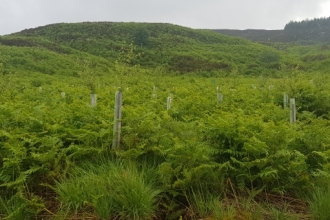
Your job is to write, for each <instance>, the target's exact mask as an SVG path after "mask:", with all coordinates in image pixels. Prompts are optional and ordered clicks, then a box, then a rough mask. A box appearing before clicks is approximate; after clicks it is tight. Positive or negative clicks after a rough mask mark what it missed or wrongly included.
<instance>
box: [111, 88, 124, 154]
mask: <svg viewBox="0 0 330 220" xmlns="http://www.w3.org/2000/svg"><path fill="white" fill-rule="evenodd" d="M122 103H123V93H122V91H121V90H118V91H117V92H116V94H115V108H114V123H113V140H112V148H113V149H118V148H119V147H120V146H119V145H120V133H121V112H122Z"/></svg>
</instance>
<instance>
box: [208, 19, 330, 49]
mask: <svg viewBox="0 0 330 220" xmlns="http://www.w3.org/2000/svg"><path fill="white" fill-rule="evenodd" d="M213 31H215V32H218V33H221V34H226V35H229V36H235V37H242V38H245V39H248V40H251V41H257V42H260V43H271V42H273V43H274V42H277V43H278V42H285V43H296V44H302V45H315V44H320V43H326V44H329V43H330V17H329V18H314V19H312V20H308V19H306V20H303V21H290V22H289V23H287V24H286V25H285V27H284V29H283V30H261V29H260V30H259V29H248V30H235V29H217V30H213Z"/></svg>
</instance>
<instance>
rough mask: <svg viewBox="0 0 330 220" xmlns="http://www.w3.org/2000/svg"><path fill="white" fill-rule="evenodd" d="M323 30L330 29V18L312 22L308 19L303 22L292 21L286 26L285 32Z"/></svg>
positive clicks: (316, 19)
mask: <svg viewBox="0 0 330 220" xmlns="http://www.w3.org/2000/svg"><path fill="white" fill-rule="evenodd" d="M321 28H330V17H328V18H314V19H312V20H309V19H306V20H303V21H290V22H289V23H287V24H286V25H285V27H284V30H297V29H321Z"/></svg>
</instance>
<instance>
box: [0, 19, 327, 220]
mask: <svg viewBox="0 0 330 220" xmlns="http://www.w3.org/2000/svg"><path fill="white" fill-rule="evenodd" d="M0 41H1V45H0V50H1V53H0V78H1V79H0V93H1V96H0V161H1V163H0V167H1V169H0V192H1V198H0V218H1V219H36V218H40V219H42V218H43V219H77V218H81V219H84V218H89V219H304V218H305V219H307V218H312V219H328V216H329V213H328V209H327V208H326V207H328V205H329V201H328V200H329V196H328V194H329V178H330V176H329V164H330V154H329V152H330V151H329V150H330V139H329V135H328V134H329V133H330V126H329V111H330V104H329V102H328V100H329V97H330V91H329V89H328V88H329V84H330V79H329V77H328V75H327V72H328V67H329V59H330V58H329V57H330V54H329V50H328V49H327V46H326V45H317V46H297V45H289V44H284V43H283V44H278V45H274V44H272V45H261V44H257V43H252V42H249V41H247V40H243V39H238V38H231V37H226V36H223V35H219V34H216V33H213V32H210V31H202V30H192V29H189V28H183V27H179V26H175V25H169V24H137V23H81V24H56V25H48V26H45V27H39V28H36V29H32V30H25V31H22V32H20V33H16V34H14V35H10V36H2V37H1V39H0ZM118 89H119V90H121V91H122V92H123V96H124V100H123V112H122V121H121V128H122V130H121V141H120V148H119V149H112V146H111V145H112V139H113V131H112V129H113V117H114V112H113V108H114V94H115V92H116V91H117V90H118ZM91 93H96V94H97V97H98V101H97V105H96V106H93V107H92V106H91V105H90V94H91ZM217 93H218V94H219V93H221V95H222V97H223V99H222V100H219V99H217ZM284 93H285V94H287V95H288V96H289V97H290V98H295V100H296V105H297V122H296V123H294V124H290V118H289V111H290V110H289V109H288V108H283V104H284V103H283V94H284ZM169 96H170V97H171V98H172V103H171V108H170V109H168V110H167V108H166V100H167V97H169ZM218 97H219V96H218Z"/></svg>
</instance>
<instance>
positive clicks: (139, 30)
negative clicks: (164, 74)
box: [0, 22, 303, 75]
mask: <svg viewBox="0 0 330 220" xmlns="http://www.w3.org/2000/svg"><path fill="white" fill-rule="evenodd" d="M39 38H43V39H47V40H48V41H49V42H51V43H52V44H54V45H57V46H58V47H60V48H62V47H65V48H71V49H74V50H78V51H82V52H86V53H89V54H92V55H95V56H98V57H103V58H104V59H106V60H109V61H110V62H114V61H116V60H117V61H119V62H121V63H123V64H125V65H129V66H135V65H139V66H141V67H145V68H163V69H165V70H166V71H171V72H176V73H180V74H182V73H192V72H194V73H198V74H200V75H203V74H204V75H209V74H210V72H214V71H215V72H218V73H221V74H228V73H230V72H231V71H233V70H235V69H238V70H239V71H240V73H241V74H249V75H251V74H252V75H259V74H261V73H265V72H268V70H271V71H270V72H274V71H276V70H278V68H279V66H280V65H282V66H288V68H289V69H291V68H292V67H294V66H297V65H299V66H302V67H303V63H302V62H301V61H300V60H299V59H298V58H297V56H295V55H294V56H292V55H290V54H287V53H282V52H278V51H277V50H275V49H274V48H271V47H267V46H264V45H261V44H256V43H252V42H250V41H247V40H243V39H240V38H233V37H228V36H226V35H219V34H217V33H214V32H212V31H205V30H194V29H190V28H185V27H180V26H177V25H172V24H158V23H113V22H94V23H91V22H85V23H75V24H72V23H70V24H66V23H62V24H51V25H47V26H43V27H38V28H34V29H28V30H23V31H21V32H19V33H15V34H12V35H9V36H3V37H2V39H0V42H1V43H2V45H10V46H12V45H17V46H22V44H23V45H24V43H22V42H21V41H24V40H23V39H25V41H26V44H25V46H28V47H30V46H32V47H33V45H31V43H30V42H31V39H39ZM15 39H19V40H15ZM274 57H275V59H274Z"/></svg>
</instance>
